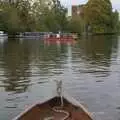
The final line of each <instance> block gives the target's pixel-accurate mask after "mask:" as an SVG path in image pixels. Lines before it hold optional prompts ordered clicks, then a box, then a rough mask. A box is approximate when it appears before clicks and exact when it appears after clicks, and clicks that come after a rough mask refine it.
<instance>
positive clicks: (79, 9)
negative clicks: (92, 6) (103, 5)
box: [72, 5, 84, 17]
mask: <svg viewBox="0 0 120 120" xmlns="http://www.w3.org/2000/svg"><path fill="white" fill-rule="evenodd" d="M83 7H84V5H73V6H72V17H74V16H80V17H81V16H83V14H84V12H83Z"/></svg>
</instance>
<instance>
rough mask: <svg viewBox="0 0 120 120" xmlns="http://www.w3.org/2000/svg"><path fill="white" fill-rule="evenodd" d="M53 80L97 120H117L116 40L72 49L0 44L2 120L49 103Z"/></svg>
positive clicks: (90, 41) (84, 41) (119, 58)
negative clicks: (33, 104) (42, 102)
mask: <svg viewBox="0 0 120 120" xmlns="http://www.w3.org/2000/svg"><path fill="white" fill-rule="evenodd" d="M53 79H61V80H63V84H64V88H65V90H66V91H67V92H68V93H69V94H70V95H72V96H73V97H74V98H76V99H77V100H78V101H80V102H81V103H82V104H84V105H85V107H87V108H88V109H89V111H90V112H93V115H94V117H95V118H96V119H97V120H120V37H119V36H94V37H92V36H91V37H81V38H80V40H79V41H78V42H74V44H71V43H63V44H60V43H46V42H45V41H43V40H31V39H9V40H3V38H0V120H10V119H12V118H13V117H15V116H16V115H18V114H19V113H20V112H21V111H22V110H24V109H25V108H26V107H27V106H28V105H30V104H32V103H34V102H37V101H42V100H45V99H46V98H48V97H50V96H51V95H52V94H53V91H54V90H55V83H54V82H51V81H52V80H53Z"/></svg>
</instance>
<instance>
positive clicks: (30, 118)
mask: <svg viewBox="0 0 120 120" xmlns="http://www.w3.org/2000/svg"><path fill="white" fill-rule="evenodd" d="M58 88H59V87H58ZM58 88H57V90H58ZM13 120H93V119H92V116H91V113H89V112H88V111H87V110H86V109H85V108H84V107H83V106H82V105H81V104H80V103H79V102H78V101H76V100H75V99H74V98H72V97H70V96H69V95H67V94H65V93H64V94H63V95H62V96H61V95H55V96H54V97H51V98H49V99H47V100H46V101H44V102H42V103H36V104H34V105H32V106H30V107H29V108H28V109H26V110H25V111H24V112H22V113H21V114H20V115H18V116H17V117H16V118H14V119H13Z"/></svg>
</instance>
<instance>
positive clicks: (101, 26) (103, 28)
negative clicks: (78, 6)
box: [84, 0, 118, 33]
mask: <svg viewBox="0 0 120 120" xmlns="http://www.w3.org/2000/svg"><path fill="white" fill-rule="evenodd" d="M84 13H85V16H84V19H85V23H86V24H88V25H90V26H91V27H92V28H93V32H100V33H102V32H106V33H107V32H114V31H113V30H114V29H116V26H117V25H115V24H118V14H117V13H116V12H115V13H114V12H112V4H111V2H110V0H102V2H101V0H89V1H88V3H87V4H86V5H85V7H84ZM113 16H115V20H113ZM114 26H115V27H114Z"/></svg>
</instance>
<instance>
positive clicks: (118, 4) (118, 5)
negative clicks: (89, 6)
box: [60, 0, 120, 10]
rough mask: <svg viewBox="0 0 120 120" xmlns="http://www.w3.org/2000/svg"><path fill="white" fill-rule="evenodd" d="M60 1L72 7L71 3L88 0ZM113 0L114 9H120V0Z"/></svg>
mask: <svg viewBox="0 0 120 120" xmlns="http://www.w3.org/2000/svg"><path fill="white" fill-rule="evenodd" d="M60 1H61V2H62V4H64V5H65V6H67V7H69V8H70V6H71V4H84V3H86V2H87V1H88V0H60ZM111 2H112V6H113V8H114V9H118V10H120V0H111Z"/></svg>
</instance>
